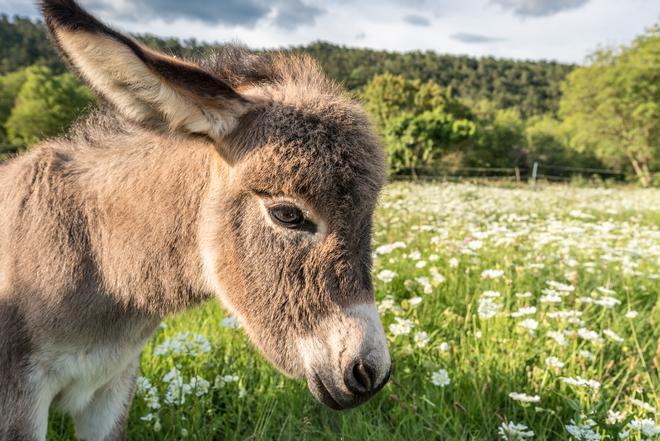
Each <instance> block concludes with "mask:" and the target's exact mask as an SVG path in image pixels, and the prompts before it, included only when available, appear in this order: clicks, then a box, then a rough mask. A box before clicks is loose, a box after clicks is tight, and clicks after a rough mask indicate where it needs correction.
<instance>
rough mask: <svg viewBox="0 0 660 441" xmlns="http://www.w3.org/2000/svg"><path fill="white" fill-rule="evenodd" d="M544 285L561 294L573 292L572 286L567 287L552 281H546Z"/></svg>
mask: <svg viewBox="0 0 660 441" xmlns="http://www.w3.org/2000/svg"><path fill="white" fill-rule="evenodd" d="M546 283H547V284H548V285H550V287H552V288H553V289H555V290H557V291H562V292H573V291H575V287H574V286H572V285H567V284H565V283H561V282H555V281H554V280H548V281H547V282H546Z"/></svg>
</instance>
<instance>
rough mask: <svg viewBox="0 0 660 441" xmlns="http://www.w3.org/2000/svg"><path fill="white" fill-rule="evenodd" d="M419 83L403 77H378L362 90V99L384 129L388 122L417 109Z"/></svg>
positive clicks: (387, 74) (385, 75)
mask: <svg viewBox="0 0 660 441" xmlns="http://www.w3.org/2000/svg"><path fill="white" fill-rule="evenodd" d="M418 90H419V81H411V80H407V79H405V78H404V77H402V76H401V75H392V74H389V73H385V74H383V75H376V76H375V77H374V78H373V79H372V80H371V81H370V82H369V83H368V84H367V85H366V86H365V88H364V89H363V90H362V92H361V94H360V97H361V98H362V100H363V101H364V104H365V107H366V108H367V110H368V111H369V113H370V114H371V115H372V116H373V118H374V120H375V121H376V124H377V125H378V126H379V127H380V128H381V129H382V128H384V127H385V126H386V124H387V122H388V121H389V120H390V119H392V118H394V117H396V116H398V115H400V114H401V113H403V112H413V111H414V109H415V94H416V93H417V91H418Z"/></svg>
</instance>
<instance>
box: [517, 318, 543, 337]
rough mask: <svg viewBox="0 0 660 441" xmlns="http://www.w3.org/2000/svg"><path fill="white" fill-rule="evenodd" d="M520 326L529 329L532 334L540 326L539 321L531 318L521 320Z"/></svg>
mask: <svg viewBox="0 0 660 441" xmlns="http://www.w3.org/2000/svg"><path fill="white" fill-rule="evenodd" d="M518 326H520V327H521V328H524V329H527V330H528V331H529V332H530V333H531V334H534V331H536V330H537V329H538V327H539V322H537V321H536V320H534V319H531V318H530V319H525V320H523V321H521V322H520V323H518Z"/></svg>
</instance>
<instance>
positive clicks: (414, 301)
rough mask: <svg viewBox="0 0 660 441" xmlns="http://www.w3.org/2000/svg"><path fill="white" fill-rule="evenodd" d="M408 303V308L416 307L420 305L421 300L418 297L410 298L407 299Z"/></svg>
mask: <svg viewBox="0 0 660 441" xmlns="http://www.w3.org/2000/svg"><path fill="white" fill-rule="evenodd" d="M408 303H409V304H410V306H417V305H419V304H420V303H422V298H421V297H419V296H415V297H411V298H409V299H408Z"/></svg>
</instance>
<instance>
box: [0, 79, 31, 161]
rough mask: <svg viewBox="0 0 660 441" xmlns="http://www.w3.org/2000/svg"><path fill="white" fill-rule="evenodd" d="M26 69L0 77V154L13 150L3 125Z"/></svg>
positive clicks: (7, 117) (12, 105)
mask: <svg viewBox="0 0 660 441" xmlns="http://www.w3.org/2000/svg"><path fill="white" fill-rule="evenodd" d="M25 77H26V69H22V70H19V71H17V72H13V73H10V74H7V75H4V76H0V152H2V151H10V150H14V148H13V146H12V145H11V144H10V143H9V139H8V138H7V131H6V130H5V123H6V122H7V119H9V116H10V115H11V111H12V109H13V108H14V104H15V102H16V97H17V96H18V93H19V92H20V90H21V87H23V83H25Z"/></svg>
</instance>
